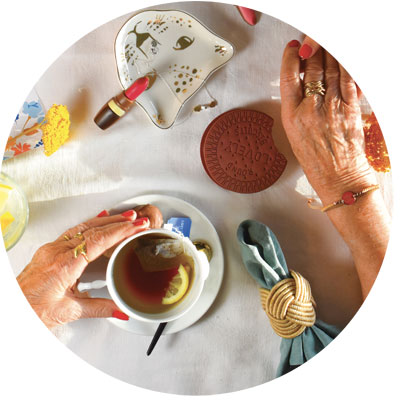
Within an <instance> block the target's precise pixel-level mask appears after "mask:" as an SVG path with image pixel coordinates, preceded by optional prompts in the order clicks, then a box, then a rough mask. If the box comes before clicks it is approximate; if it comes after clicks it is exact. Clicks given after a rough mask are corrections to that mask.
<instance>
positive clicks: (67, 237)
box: [63, 235, 71, 241]
mask: <svg viewBox="0 0 400 400" xmlns="http://www.w3.org/2000/svg"><path fill="white" fill-rule="evenodd" d="M63 238H64V239H65V240H67V241H68V240H71V238H70V237H69V236H68V235H64V236H63Z"/></svg>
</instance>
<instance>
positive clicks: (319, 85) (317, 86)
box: [304, 81, 325, 97]
mask: <svg viewBox="0 0 400 400" xmlns="http://www.w3.org/2000/svg"><path fill="white" fill-rule="evenodd" d="M314 94H319V95H321V96H325V86H324V82H322V81H312V82H307V83H306V84H305V85H304V95H305V96H306V97H311V96H313V95H314Z"/></svg>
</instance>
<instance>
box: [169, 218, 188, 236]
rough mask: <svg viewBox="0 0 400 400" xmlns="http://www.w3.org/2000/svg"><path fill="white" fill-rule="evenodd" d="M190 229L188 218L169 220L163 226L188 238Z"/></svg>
mask: <svg viewBox="0 0 400 400" xmlns="http://www.w3.org/2000/svg"><path fill="white" fill-rule="evenodd" d="M191 227H192V220H191V219H190V218H189V217H173V218H170V219H169V220H168V221H167V223H166V224H165V226H164V228H166V229H170V230H172V231H173V232H180V233H182V235H183V236H185V237H189V236H190V228H191Z"/></svg>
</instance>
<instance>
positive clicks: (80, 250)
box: [74, 240, 89, 263]
mask: <svg viewBox="0 0 400 400" xmlns="http://www.w3.org/2000/svg"><path fill="white" fill-rule="evenodd" d="M80 254H82V256H83V258H84V259H85V260H86V262H87V263H89V258H88V256H87V253H86V242H85V241H84V240H83V241H82V243H81V244H79V245H78V246H76V247H75V248H74V258H78V257H79V255H80Z"/></svg>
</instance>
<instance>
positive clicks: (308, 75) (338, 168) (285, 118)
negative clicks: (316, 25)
mask: <svg viewBox="0 0 400 400" xmlns="http://www.w3.org/2000/svg"><path fill="white" fill-rule="evenodd" d="M303 63H305V65H304V81H302V79H301V77H300V68H301V60H300V58H299V56H298V48H297V47H290V46H287V47H286V49H285V52H284V55H283V60H282V68H281V96H282V122H283V126H284V128H285V131H286V133H287V137H288V139H289V142H290V144H291V147H292V149H293V152H294V154H295V156H296V158H297V160H298V161H299V163H300V165H301V167H302V168H303V170H304V173H305V175H306V176H307V178H308V180H309V182H310V184H311V186H313V188H314V189H315V191H316V192H317V193H318V195H319V196H320V198H321V200H322V202H323V203H331V202H333V201H335V200H337V199H338V196H341V194H342V193H343V192H344V191H348V190H351V191H357V190H359V189H361V188H365V187H367V186H370V185H372V184H375V183H376V180H375V176H374V174H373V171H372V170H371V168H370V166H369V164H368V161H367V158H366V156H365V151H364V148H365V143H364V133H363V129H362V121H361V111H360V106H359V96H360V91H359V89H358V88H357V85H356V84H355V82H354V80H353V79H352V78H351V76H350V75H349V74H348V73H347V71H346V70H345V69H344V68H343V67H342V66H341V65H340V64H338V62H337V61H336V60H335V59H334V58H333V57H332V56H331V55H330V54H329V53H328V52H326V51H325V50H324V49H322V48H319V49H318V51H317V52H316V53H315V55H314V56H313V57H312V58H310V59H307V60H305V61H303ZM319 80H321V81H323V82H324V84H325V88H326V94H325V96H321V95H313V96H311V97H305V96H304V94H303V87H304V84H305V83H307V82H311V81H319Z"/></svg>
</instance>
